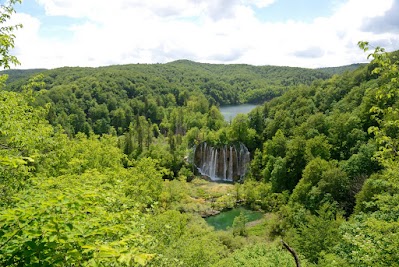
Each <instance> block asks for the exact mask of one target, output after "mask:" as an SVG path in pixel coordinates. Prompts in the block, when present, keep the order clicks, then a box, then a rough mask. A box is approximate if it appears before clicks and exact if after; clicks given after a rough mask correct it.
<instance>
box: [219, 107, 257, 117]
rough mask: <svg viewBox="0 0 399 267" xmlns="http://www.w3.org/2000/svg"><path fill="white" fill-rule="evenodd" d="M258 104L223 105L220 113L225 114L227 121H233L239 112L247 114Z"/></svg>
mask: <svg viewBox="0 0 399 267" xmlns="http://www.w3.org/2000/svg"><path fill="white" fill-rule="evenodd" d="M256 107H257V105H253V104H241V105H229V106H221V107H219V109H220V113H222V115H223V116H224V119H225V120H226V121H232V120H233V119H234V117H235V116H237V114H240V113H242V114H247V113H249V112H250V111H251V110H253V109H254V108H256Z"/></svg>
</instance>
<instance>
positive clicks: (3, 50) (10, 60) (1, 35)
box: [0, 0, 22, 69]
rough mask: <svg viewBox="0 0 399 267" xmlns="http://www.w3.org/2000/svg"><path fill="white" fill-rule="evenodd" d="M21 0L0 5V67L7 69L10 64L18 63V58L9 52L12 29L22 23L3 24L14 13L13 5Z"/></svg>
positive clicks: (11, 47) (11, 41)
mask: <svg viewBox="0 0 399 267" xmlns="http://www.w3.org/2000/svg"><path fill="white" fill-rule="evenodd" d="M21 1H22V0H10V1H7V4H5V5H1V6H0V24H1V25H2V26H1V27H0V55H1V59H0V67H2V68H5V69H9V68H10V65H19V64H20V63H19V61H18V59H17V58H16V57H15V56H13V55H11V54H10V50H11V49H13V48H14V39H15V35H14V33H13V32H14V31H15V30H17V29H19V28H22V24H17V25H12V26H4V24H5V23H6V22H7V21H8V20H9V19H10V18H11V15H12V14H14V13H15V9H14V5H15V4H16V3H21Z"/></svg>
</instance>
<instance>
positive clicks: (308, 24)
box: [0, 0, 399, 69]
mask: <svg viewBox="0 0 399 267" xmlns="http://www.w3.org/2000/svg"><path fill="white" fill-rule="evenodd" d="M4 1H5V0H0V2H1V3H2V4H3V3H4ZM15 8H16V11H17V13H16V14H14V15H13V17H12V19H11V22H10V23H22V24H23V28H22V29H19V30H18V31H16V32H15V35H16V39H15V48H14V49H13V51H12V53H13V54H14V55H15V56H17V58H18V59H19V61H20V62H21V65H20V66H18V68H24V69H27V68H57V67H63V66H88V67H97V66H107V65H114V64H131V63H166V62H171V61H174V60H178V59H188V60H192V61H197V62H206V63H223V64H232V63H244V64H251V65H277V66H295V67H307V68H317V67H329V66H342V65H347V64H352V63H359V62H365V61H366V57H367V55H366V54H365V53H364V52H363V51H361V50H360V49H359V48H358V46H357V43H358V41H369V42H370V45H371V47H376V46H382V47H385V48H386V49H387V51H393V50H398V49H399V16H398V14H399V0H378V1H376V0H112V1H111V0H23V2H22V4H17V5H16V6H15Z"/></svg>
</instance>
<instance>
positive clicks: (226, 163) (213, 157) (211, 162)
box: [194, 142, 250, 182]
mask: <svg viewBox="0 0 399 267" xmlns="http://www.w3.org/2000/svg"><path fill="white" fill-rule="evenodd" d="M249 161H250V154H249V152H248V149H247V148H246V146H245V145H244V144H242V143H239V144H237V145H225V146H222V147H213V146H210V145H208V144H207V143H206V142H204V143H201V144H200V145H198V146H197V147H196V148H195V150H194V165H195V166H196V167H197V169H198V171H199V172H200V173H201V174H202V175H204V176H208V177H209V178H210V179H211V180H213V181H230V182H233V181H237V180H239V179H242V178H243V177H244V175H245V174H246V172H247V168H248V163H249Z"/></svg>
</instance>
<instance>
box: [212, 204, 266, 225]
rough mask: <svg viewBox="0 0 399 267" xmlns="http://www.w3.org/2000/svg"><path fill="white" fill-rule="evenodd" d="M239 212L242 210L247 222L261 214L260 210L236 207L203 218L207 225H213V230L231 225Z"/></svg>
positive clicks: (258, 217)
mask: <svg viewBox="0 0 399 267" xmlns="http://www.w3.org/2000/svg"><path fill="white" fill-rule="evenodd" d="M240 212H243V213H244V215H245V216H246V217H247V222H252V221H256V220H259V219H260V218H262V216H263V213H262V212H259V211H252V210H248V209H246V208H243V207H238V208H235V209H231V210H229V211H223V212H221V213H219V214H218V215H215V216H210V217H208V218H205V221H206V222H207V223H208V224H209V225H211V226H213V227H215V230H226V229H227V228H229V227H232V226H233V221H234V218H235V217H237V216H238V215H240Z"/></svg>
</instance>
